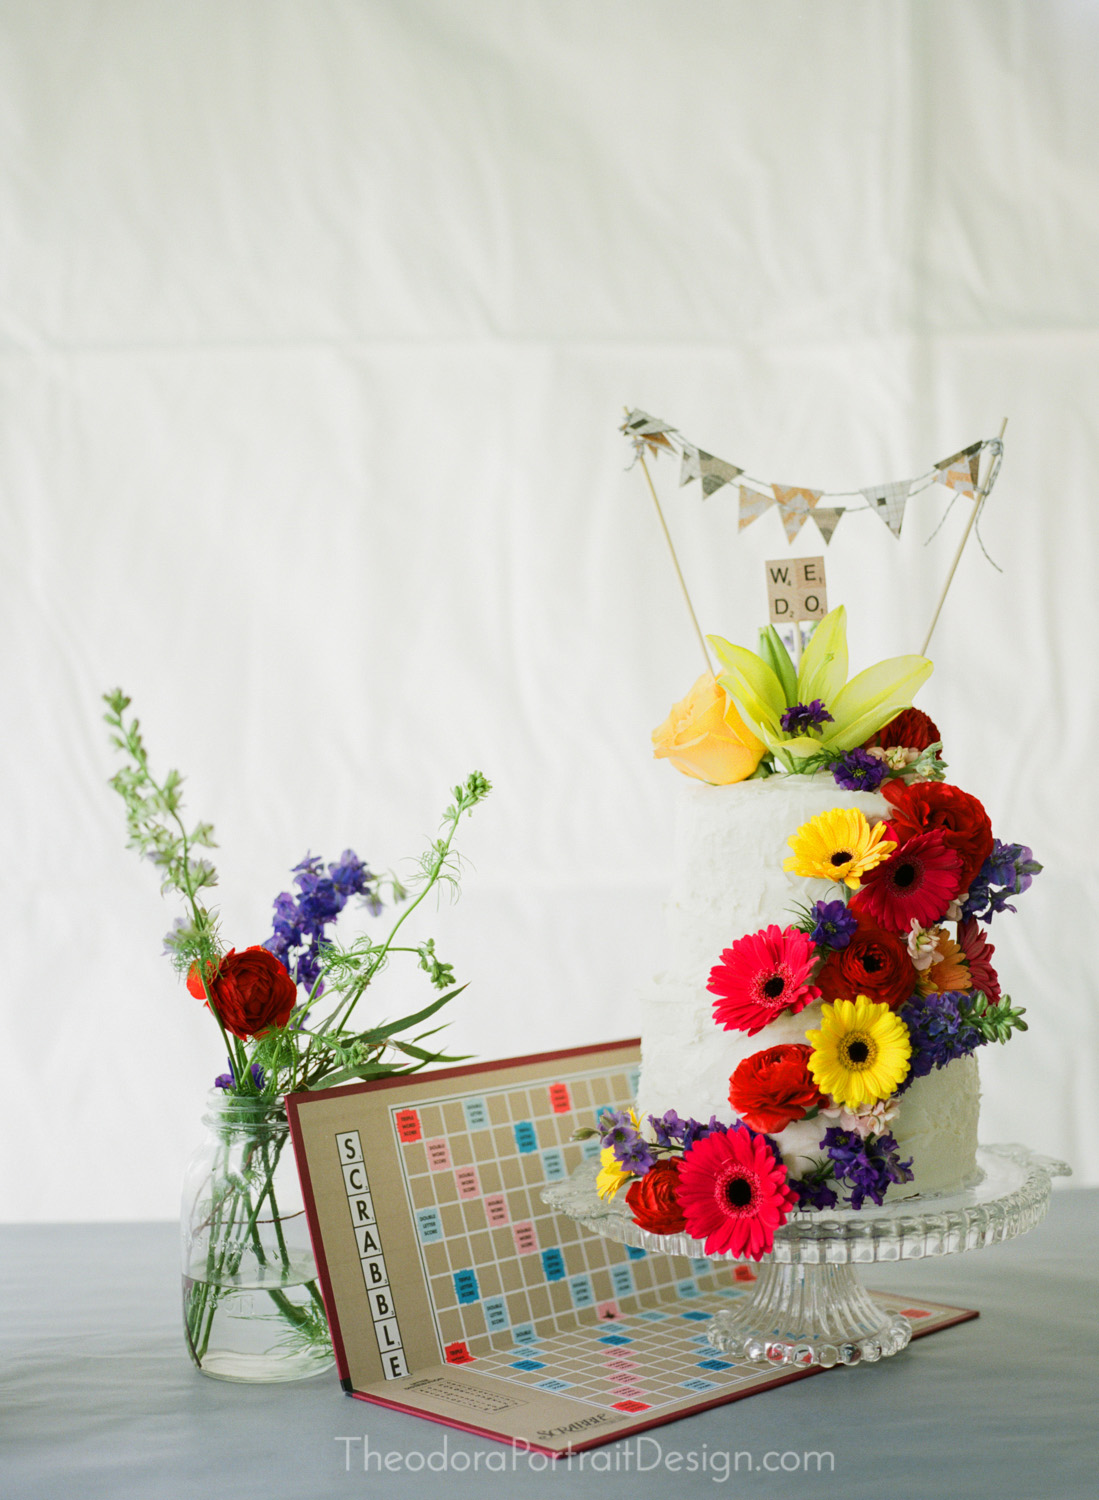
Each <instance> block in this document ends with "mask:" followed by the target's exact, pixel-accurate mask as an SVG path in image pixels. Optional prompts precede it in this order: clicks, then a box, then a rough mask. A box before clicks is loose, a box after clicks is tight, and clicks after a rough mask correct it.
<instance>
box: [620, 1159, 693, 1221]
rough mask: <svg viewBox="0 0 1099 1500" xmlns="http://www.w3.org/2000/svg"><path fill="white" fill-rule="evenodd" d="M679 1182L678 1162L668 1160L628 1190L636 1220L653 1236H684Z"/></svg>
mask: <svg viewBox="0 0 1099 1500" xmlns="http://www.w3.org/2000/svg"><path fill="white" fill-rule="evenodd" d="M678 1181H679V1161H678V1160H672V1159H670V1158H668V1157H665V1158H664V1160H663V1161H658V1162H657V1163H656V1165H655V1166H654V1167H650V1168H649V1170H648V1171H647V1172H646V1173H645V1175H644V1177H639V1178H638V1179H637V1181H636V1182H631V1183H630V1186H629V1187H628V1188H627V1189H626V1202H627V1203H628V1204H629V1205H630V1212H631V1213H632V1214H633V1221H634V1223H635V1224H639V1225H640V1226H641V1228H642V1229H647V1230H648V1231H649V1233H650V1234H682V1232H683V1230H684V1229H686V1227H687V1220H686V1219H685V1218H684V1217H683V1214H682V1212H681V1210H680V1207H679V1204H678V1203H677V1202H676V1197H675V1189H676V1183H677V1182H678Z"/></svg>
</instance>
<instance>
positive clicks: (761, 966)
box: [706, 923, 820, 1036]
mask: <svg viewBox="0 0 1099 1500" xmlns="http://www.w3.org/2000/svg"><path fill="white" fill-rule="evenodd" d="M816 958H817V951H816V949H815V948H814V947H813V943H812V940H811V939H810V938H809V937H808V936H807V935H806V934H805V933H804V932H799V931H798V930H797V928H796V927H786V928H782V927H778V926H776V925H775V924H774V923H772V924H771V926H770V927H765V928H764V929H763V931H762V932H753V933H750V934H749V935H748V936H747V937H742V938H737V940H736V942H735V943H734V944H733V946H732V947H731V948H726V949H725V951H724V952H723V953H722V955H721V962H720V963H719V964H715V965H714V967H713V968H712V969H711V970H710V981H709V983H708V984H707V986H706V988H707V989H708V990H709V991H710V994H711V995H717V996H718V997H719V998H718V999H717V1000H715V1001H714V1020H715V1022H716V1023H717V1024H718V1025H719V1026H724V1028H725V1030H726V1031H746V1032H747V1033H748V1035H749V1036H755V1034H756V1032H757V1031H762V1030H763V1028H764V1027H765V1026H769V1025H770V1024H771V1022H772V1021H773V1020H774V1019H775V1017H776V1016H777V1015H780V1014H781V1013H782V1012H783V1011H784V1010H788V1011H789V1012H790V1014H791V1015H797V1013H798V1011H799V1010H804V1009H805V1007H806V1006H807V1005H811V1004H812V1003H813V1001H814V1000H819V999H820V990H818V989H815V988H814V987H813V985H811V984H810V983H809V977H810V975H811V974H812V972H813V965H814V963H815V962H816Z"/></svg>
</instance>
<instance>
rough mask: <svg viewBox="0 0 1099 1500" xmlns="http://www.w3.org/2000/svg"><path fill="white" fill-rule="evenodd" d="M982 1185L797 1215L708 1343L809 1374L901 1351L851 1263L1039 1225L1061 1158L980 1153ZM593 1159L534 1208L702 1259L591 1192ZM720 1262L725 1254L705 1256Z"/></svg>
mask: <svg viewBox="0 0 1099 1500" xmlns="http://www.w3.org/2000/svg"><path fill="white" fill-rule="evenodd" d="M977 1165H978V1167H979V1168H980V1170H981V1172H982V1174H983V1175H982V1177H981V1180H980V1182H979V1183H978V1184H977V1185H976V1186H974V1187H971V1188H968V1189H966V1190H965V1191H964V1192H960V1193H951V1194H938V1195H929V1196H921V1197H919V1198H909V1199H906V1200H902V1201H901V1202H899V1203H895V1204H888V1203H887V1204H886V1205H885V1206H884V1207H883V1208H873V1207H870V1208H867V1209H863V1210H862V1211H861V1212H859V1213H855V1212H854V1211H853V1210H851V1209H826V1210H823V1211H822V1210H813V1209H810V1210H804V1209H803V1210H801V1211H799V1212H797V1213H795V1214H793V1215H791V1217H790V1218H789V1219H788V1220H787V1222H786V1223H785V1224H784V1225H783V1226H782V1228H781V1229H779V1230H778V1232H777V1234H776V1235H775V1243H774V1248H773V1249H772V1251H771V1253H770V1255H767V1256H764V1258H763V1260H762V1261H760V1262H759V1268H760V1269H759V1273H758V1276H757V1279H756V1281H755V1283H754V1285H753V1287H752V1288H751V1290H750V1291H745V1292H744V1293H742V1295H741V1296H740V1297H739V1298H738V1300H737V1303H736V1305H735V1306H734V1307H731V1308H729V1309H728V1310H727V1311H725V1312H720V1313H718V1314H717V1315H716V1316H715V1317H714V1318H713V1319H712V1320H711V1323H710V1331H709V1339H710V1343H711V1344H712V1345H713V1346H714V1348H715V1349H720V1350H721V1351H723V1352H724V1353H726V1354H730V1355H732V1356H733V1357H734V1358H736V1359H743V1360H748V1361H751V1362H753V1363H757V1364H768V1365H774V1366H782V1365H792V1366H797V1367H799V1368H808V1367H809V1366H812V1365H821V1366H824V1367H825V1368H828V1367H830V1366H832V1365H837V1364H842V1365H855V1364H859V1363H860V1362H861V1361H874V1360H878V1359H882V1358H884V1357H885V1356H887V1355H890V1354H899V1353H900V1351H901V1350H902V1349H904V1348H906V1347H907V1346H908V1343H909V1341H910V1339H911V1338H912V1325H911V1324H910V1323H909V1321H908V1319H907V1318H905V1317H902V1316H901V1315H900V1313H896V1312H892V1311H891V1310H889V1309H887V1308H884V1307H882V1306H881V1305H880V1304H879V1303H877V1302H875V1301H874V1299H873V1297H872V1296H871V1295H870V1294H869V1293H868V1292H867V1291H866V1290H865V1288H864V1287H863V1286H862V1284H861V1282H860V1281H859V1279H858V1276H857V1275H856V1270H855V1268H856V1266H861V1265H871V1264H874V1263H876V1262H879V1261H900V1260H922V1259H923V1258H924V1257H926V1256H933V1255H958V1254H960V1253H961V1252H962V1251H965V1250H983V1249H985V1248H986V1246H988V1245H997V1244H999V1243H1000V1241H1001V1240H1012V1239H1014V1238H1015V1237H1016V1235H1020V1234H1026V1232H1027V1231H1028V1230H1029V1229H1033V1228H1034V1226H1035V1225H1036V1224H1040V1223H1041V1221H1042V1220H1043V1219H1044V1218H1045V1216H1046V1213H1047V1211H1048V1209H1049V1199H1050V1193H1051V1191H1052V1180H1053V1178H1054V1177H1067V1176H1070V1175H1071V1168H1070V1167H1067V1166H1066V1165H1065V1163H1064V1162H1060V1161H1054V1160H1053V1159H1051V1158H1050V1157H1047V1156H1039V1155H1038V1154H1037V1153H1036V1152H1033V1151H1030V1150H1028V1149H1027V1147H1025V1146H1015V1145H1012V1146H982V1147H980V1148H979V1150H978V1152H977ZM598 1171H599V1162H598V1161H597V1160H594V1161H585V1162H582V1163H581V1164H580V1166H579V1167H578V1168H577V1169H576V1171H575V1172H573V1174H572V1176H571V1177H570V1178H569V1179H568V1181H566V1182H560V1183H555V1184H554V1185H553V1186H552V1187H547V1188H544V1189H543V1190H542V1200H543V1202H545V1203H547V1204H549V1205H550V1207H551V1208H554V1209H556V1210H557V1211H558V1212H559V1213H563V1214H565V1215H566V1216H567V1217H568V1218H570V1219H573V1220H575V1221H576V1222H577V1223H578V1224H580V1225H582V1226H583V1227H584V1228H585V1229H590V1230H593V1231H594V1232H595V1233H596V1234H601V1235H603V1236H604V1237H605V1238H606V1239H609V1240H617V1241H618V1242H619V1243H621V1244H624V1245H631V1246H633V1247H635V1248H636V1249H641V1250H649V1251H654V1252H656V1253H659V1254H665V1255H685V1256H689V1257H692V1258H697V1257H704V1256H705V1255H706V1250H705V1246H704V1245H703V1242H702V1241H701V1240H695V1239H691V1238H690V1237H689V1236H688V1235H685V1234H670V1235H669V1234H650V1233H649V1232H648V1230H645V1229H641V1228H640V1227H639V1226H638V1225H637V1224H635V1223H634V1222H633V1219H632V1218H631V1216H630V1211H629V1208H628V1207H627V1205H626V1202H625V1194H624V1193H623V1194H620V1195H619V1197H618V1198H615V1199H611V1200H610V1201H609V1202H605V1201H604V1200H603V1199H601V1198H600V1197H599V1195H598V1193H597V1192H596V1190H595V1178H596V1175H597V1173H598ZM709 1259H711V1260H718V1259H722V1260H729V1259H733V1257H731V1256H727V1255H726V1256H710V1257H709Z"/></svg>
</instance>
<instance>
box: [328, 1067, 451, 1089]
mask: <svg viewBox="0 0 1099 1500" xmlns="http://www.w3.org/2000/svg"><path fill="white" fill-rule="evenodd" d="M422 1067H423V1063H417V1064H416V1065H415V1066H413V1067H408V1068H398V1067H396V1066H395V1065H394V1064H393V1063H361V1064H360V1065H359V1066H358V1067H355V1068H337V1069H336V1071H335V1072H334V1073H325V1075H324V1076H323V1078H317V1079H315V1080H314V1081H313V1082H312V1083H311V1084H309V1085H308V1087H309V1089H310V1090H313V1089H332V1088H335V1087H336V1085H337V1084H338V1083H350V1082H351V1081H352V1079H359V1080H360V1081H361V1082H363V1083H369V1082H370V1081H371V1079H373V1078H391V1077H392V1076H393V1075H394V1074H396V1073H401V1074H404V1073H418V1072H419V1071H420V1069H421V1068H422Z"/></svg>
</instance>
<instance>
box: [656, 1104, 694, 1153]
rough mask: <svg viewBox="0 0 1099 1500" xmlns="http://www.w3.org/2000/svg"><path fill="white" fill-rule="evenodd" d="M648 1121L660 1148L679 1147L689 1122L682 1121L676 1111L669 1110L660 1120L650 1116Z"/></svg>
mask: <svg viewBox="0 0 1099 1500" xmlns="http://www.w3.org/2000/svg"><path fill="white" fill-rule="evenodd" d="M648 1121H649V1124H650V1125H651V1126H652V1128H653V1134H654V1135H655V1136H656V1144H657V1145H658V1146H665V1147H667V1146H677V1145H678V1144H679V1143H680V1142H681V1141H682V1139H683V1130H684V1127H685V1126H686V1123H687V1122H686V1121H685V1120H681V1119H680V1118H679V1116H678V1114H677V1113H676V1112H675V1110H674V1109H669V1110H667V1111H666V1112H665V1113H664V1114H662V1115H661V1116H660V1118H659V1119H658V1118H657V1117H656V1115H649V1116H648Z"/></svg>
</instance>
